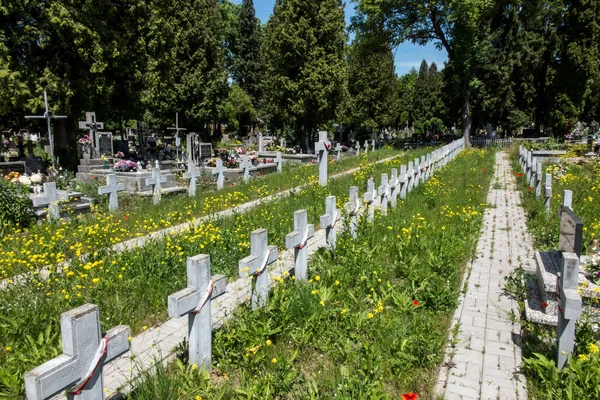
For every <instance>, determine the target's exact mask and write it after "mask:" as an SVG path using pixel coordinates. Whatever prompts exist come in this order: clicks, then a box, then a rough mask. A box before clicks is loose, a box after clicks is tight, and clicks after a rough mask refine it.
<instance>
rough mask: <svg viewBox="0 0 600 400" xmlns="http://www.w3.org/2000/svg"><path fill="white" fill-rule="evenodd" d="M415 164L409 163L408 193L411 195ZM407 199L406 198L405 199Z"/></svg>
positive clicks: (407, 171)
mask: <svg viewBox="0 0 600 400" xmlns="http://www.w3.org/2000/svg"><path fill="white" fill-rule="evenodd" d="M413 171H414V168H413V162H412V161H409V162H408V169H407V170H406V192H407V193H410V192H412V189H413ZM404 198H406V196H405V197H404Z"/></svg>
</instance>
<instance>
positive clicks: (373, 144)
mask: <svg viewBox="0 0 600 400" xmlns="http://www.w3.org/2000/svg"><path fill="white" fill-rule="evenodd" d="M371 151H375V139H371Z"/></svg>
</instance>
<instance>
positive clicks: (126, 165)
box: [114, 160, 137, 172]
mask: <svg viewBox="0 0 600 400" xmlns="http://www.w3.org/2000/svg"><path fill="white" fill-rule="evenodd" d="M114 170H115V171H119V172H132V171H133V172H135V171H137V164H136V163H135V162H133V161H130V160H119V161H117V162H116V163H115V165H114Z"/></svg>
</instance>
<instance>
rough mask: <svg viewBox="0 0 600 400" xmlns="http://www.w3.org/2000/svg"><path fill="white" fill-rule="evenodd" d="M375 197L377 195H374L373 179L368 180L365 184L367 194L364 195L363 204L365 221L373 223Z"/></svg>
mask: <svg viewBox="0 0 600 400" xmlns="http://www.w3.org/2000/svg"><path fill="white" fill-rule="evenodd" d="M376 197H377V193H375V181H374V180H373V178H372V177H371V178H369V180H368V182H367V192H366V193H365V195H364V199H365V203H367V211H368V214H367V221H368V222H373V219H374V218H375V205H374V204H373V203H374V202H375V198H376Z"/></svg>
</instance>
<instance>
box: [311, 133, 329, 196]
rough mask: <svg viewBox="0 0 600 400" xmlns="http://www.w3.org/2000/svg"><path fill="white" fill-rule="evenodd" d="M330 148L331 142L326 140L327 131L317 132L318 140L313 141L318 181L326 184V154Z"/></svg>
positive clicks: (323, 184) (322, 184)
mask: <svg viewBox="0 0 600 400" xmlns="http://www.w3.org/2000/svg"><path fill="white" fill-rule="evenodd" d="M330 148H331V142H330V141H328V140H327V132H324V131H320V132H319V141H318V142H316V143H315V153H316V154H317V164H319V183H320V184H321V186H327V154H328V152H329V149H330Z"/></svg>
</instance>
